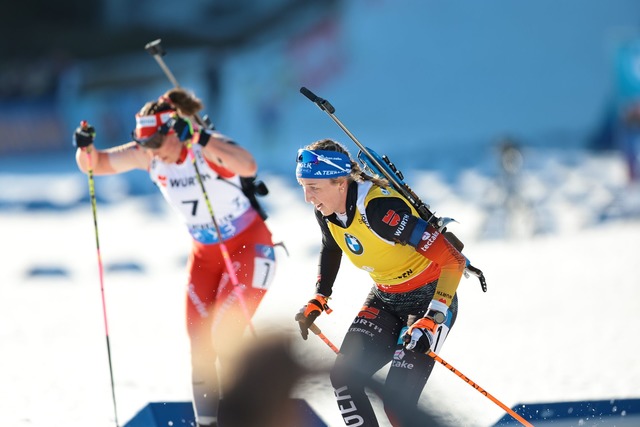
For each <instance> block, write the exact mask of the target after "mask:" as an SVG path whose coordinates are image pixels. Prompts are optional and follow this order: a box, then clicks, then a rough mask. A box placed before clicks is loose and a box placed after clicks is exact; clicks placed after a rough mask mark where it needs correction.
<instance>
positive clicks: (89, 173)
mask: <svg viewBox="0 0 640 427" xmlns="http://www.w3.org/2000/svg"><path fill="white" fill-rule="evenodd" d="M80 126H81V127H82V128H86V127H87V126H88V123H87V122H86V121H84V120H83V121H82V122H81V123H80ZM85 153H86V154H87V163H88V170H87V176H88V177H89V198H90V199H91V210H92V211H93V229H94V232H95V235H96V251H97V255H98V275H99V277H100V293H101V295H102V317H103V319H104V330H105V336H106V338H107V356H108V359H109V376H110V378H111V398H112V399H113V414H114V417H115V422H116V427H119V423H118V409H117V407H116V391H115V384H114V381H113V363H112V362H111V344H110V342H109V324H108V322H107V304H106V301H105V296H104V268H103V266H102V255H101V254H100V239H99V237H98V209H97V202H96V191H95V180H94V179H93V165H92V162H91V147H86V148H85Z"/></svg>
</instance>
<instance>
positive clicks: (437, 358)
mask: <svg viewBox="0 0 640 427" xmlns="http://www.w3.org/2000/svg"><path fill="white" fill-rule="evenodd" d="M427 355H428V356H430V357H431V358H433V359H434V360H435V361H437V362H439V363H441V364H442V366H444V367H445V368H447V369H448V370H450V371H451V372H453V373H454V374H456V375H457V376H459V377H460V378H462V380H464V381H465V382H466V383H467V384H469V385H470V386H471V387H473V388H475V389H476V390H478V391H479V392H480V393H481V394H482V395H484V396H485V397H486V398H488V399H489V400H491V401H492V402H493V403H495V404H496V405H498V406H499V407H501V408H502V409H504V410H505V411H506V412H507V413H508V414H509V415H511V416H512V417H513V418H515V419H516V420H518V421H519V422H520V423H521V424H522V425H523V426H527V427H533V424H531V423H529V422H528V421H527V420H525V419H524V418H522V416H520V415H519V414H517V413H516V412H515V411H514V410H513V409H511V408H509V407H508V406H507V405H505V404H504V403H502V402H500V401H499V400H498V399H496V398H495V397H493V396H492V395H491V394H489V392H487V391H486V390H485V389H483V388H482V387H480V386H479V385H478V384H476V383H475V382H473V381H471V380H470V379H469V378H468V377H467V376H466V375H463V374H462V373H461V372H460V371H458V370H457V369H456V368H454V367H453V366H451V365H450V364H449V363H448V362H446V361H445V360H444V359H442V358H441V357H440V356H438V355H437V354H435V353H434V352H433V351H429V353H427Z"/></svg>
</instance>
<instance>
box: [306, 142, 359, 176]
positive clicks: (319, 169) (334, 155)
mask: <svg viewBox="0 0 640 427" xmlns="http://www.w3.org/2000/svg"><path fill="white" fill-rule="evenodd" d="M296 163H297V165H296V178H337V177H340V176H347V175H349V174H351V159H350V158H349V155H348V154H345V153H340V152H338V151H328V150H306V149H304V148H301V149H300V150H298V155H297V156H296Z"/></svg>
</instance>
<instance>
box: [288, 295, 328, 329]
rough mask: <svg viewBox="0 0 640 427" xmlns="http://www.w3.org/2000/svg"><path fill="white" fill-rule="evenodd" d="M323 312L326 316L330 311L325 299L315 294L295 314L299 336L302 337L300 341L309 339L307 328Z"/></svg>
mask: <svg viewBox="0 0 640 427" xmlns="http://www.w3.org/2000/svg"><path fill="white" fill-rule="evenodd" d="M325 310H326V312H327V314H329V313H331V311H332V310H331V309H330V308H329V306H328V305H327V298H325V297H324V296H323V295H320V294H317V295H316V296H315V297H314V298H313V299H310V300H309V302H308V303H307V304H306V305H305V306H303V307H302V308H301V309H300V311H299V312H298V313H297V314H296V317H295V320H296V322H298V326H300V335H302V339H304V340H306V339H307V337H309V328H310V327H311V325H312V324H313V322H315V320H316V319H317V318H318V316H320V314H321V313H322V312H323V311H325Z"/></svg>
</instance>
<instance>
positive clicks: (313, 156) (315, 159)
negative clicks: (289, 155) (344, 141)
mask: <svg viewBox="0 0 640 427" xmlns="http://www.w3.org/2000/svg"><path fill="white" fill-rule="evenodd" d="M335 153H336V154H341V153H339V152H337V151H335ZM296 162H297V163H311V164H314V165H317V164H318V163H320V162H323V163H326V164H328V165H331V166H333V167H334V168H336V169H338V170H340V171H342V172H348V169H345V168H343V167H342V166H339V165H337V164H335V163H334V162H333V161H332V160H331V159H329V158H327V157H326V156H324V155H322V154H318V153H316V152H315V151H312V150H307V149H304V148H301V149H299V150H298V156H297V157H296Z"/></svg>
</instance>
